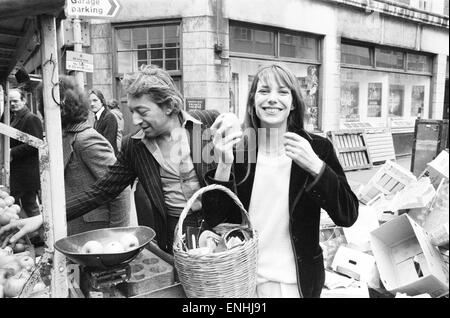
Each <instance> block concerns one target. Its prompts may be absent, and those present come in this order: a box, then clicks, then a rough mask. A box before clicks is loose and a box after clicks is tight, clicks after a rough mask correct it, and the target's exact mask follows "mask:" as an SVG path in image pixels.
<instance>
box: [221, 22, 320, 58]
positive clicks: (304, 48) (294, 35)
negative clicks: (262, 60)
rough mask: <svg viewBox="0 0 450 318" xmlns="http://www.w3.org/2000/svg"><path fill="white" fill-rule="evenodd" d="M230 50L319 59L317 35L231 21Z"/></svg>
mask: <svg viewBox="0 0 450 318" xmlns="http://www.w3.org/2000/svg"><path fill="white" fill-rule="evenodd" d="M230 51H231V52H234V53H245V54H257V55H266V56H270V57H278V58H280V59H283V58H287V59H291V58H294V59H303V60H311V61H318V60H319V38H318V37H317V36H313V35H309V34H302V33H298V32H290V31H284V30H277V29H272V28H266V27H263V26H255V25H249V24H245V23H240V22H230Z"/></svg>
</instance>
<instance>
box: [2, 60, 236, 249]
mask: <svg viewBox="0 0 450 318" xmlns="http://www.w3.org/2000/svg"><path fill="white" fill-rule="evenodd" d="M122 84H123V85H124V89H125V91H126V92H127V99H128V107H129V109H130V111H131V113H132V118H133V123H134V124H135V125H136V126H138V127H139V128H140V130H139V131H138V132H137V133H135V134H132V135H129V136H126V137H125V138H124V140H123V142H122V149H121V151H120V152H119V155H118V157H117V161H116V163H115V164H114V165H112V166H109V167H108V171H107V172H106V174H105V175H104V176H103V177H102V178H100V179H99V180H98V181H97V182H96V183H95V184H94V185H92V186H91V187H89V188H88V189H87V190H85V191H83V192H81V193H79V194H77V195H74V196H72V197H69V198H66V199H67V202H66V207H67V218H68V220H69V221H70V220H72V219H74V218H77V217H79V216H81V215H83V214H85V213H87V212H89V211H91V210H93V209H95V208H97V207H98V206H100V205H102V204H105V203H107V202H110V201H111V200H113V199H114V198H115V197H116V196H117V195H118V194H119V193H121V192H122V191H123V189H125V188H126V187H127V186H128V185H130V184H132V183H133V182H134V181H135V179H136V178H138V180H139V182H140V183H141V185H142V188H143V191H144V192H145V194H146V195H147V197H148V199H149V201H150V210H147V211H142V213H139V214H138V215H137V218H138V223H139V224H140V225H150V226H151V227H152V228H153V229H154V230H155V232H156V240H157V243H158V245H159V247H160V248H161V249H163V250H165V251H167V252H172V244H173V239H174V237H173V236H174V230H175V227H176V225H177V223H178V220H179V216H180V214H181V212H182V210H183V209H184V207H185V206H186V203H187V201H188V200H189V199H190V198H191V197H192V195H193V194H194V193H195V192H196V191H197V190H198V189H200V188H201V187H203V186H205V185H206V184H205V181H204V178H203V176H204V174H205V173H206V172H207V171H208V170H211V169H212V168H214V167H216V166H217V163H216V162H215V161H214V160H213V159H214V158H212V157H210V156H208V155H205V152H207V150H210V151H212V148H213V147H211V145H210V140H209V139H210V138H206V137H205V138H202V137H203V133H204V132H205V131H207V130H208V129H209V128H210V127H211V126H212V125H213V123H214V122H215V121H216V125H215V127H219V126H220V128H218V129H217V131H218V132H219V133H221V132H224V133H225V131H228V130H229V129H232V128H233V127H236V122H237V123H239V121H238V119H237V117H236V116H235V115H234V114H222V115H220V116H219V113H218V112H217V111H215V110H202V111H194V112H190V113H188V112H185V111H184V110H183V108H184V107H183V105H184V102H183V101H184V98H183V96H182V95H181V93H180V92H179V91H178V89H177V88H176V86H175V83H174V81H173V79H172V78H171V77H170V75H169V74H168V73H167V72H166V71H164V70H162V69H160V68H158V67H155V66H151V65H149V66H145V65H144V66H142V67H141V69H140V70H139V71H137V72H135V73H133V74H127V75H126V76H125V78H124V79H123V80H122ZM219 124H220V125H219ZM205 135H207V136H210V135H209V134H205ZM208 145H209V146H210V147H208ZM205 150H206V151H205ZM209 193H210V192H208V193H205V194H204V195H202V198H201V201H200V200H196V201H195V202H194V204H192V206H191V209H190V210H191V211H190V212H189V213H188V214H187V216H186V218H185V219H184V222H183V228H186V226H193V227H198V226H199V225H200V224H201V222H202V221H204V222H203V225H204V224H208V225H209V226H211V227H212V226H215V225H217V224H219V223H221V222H223V221H225V219H226V221H227V222H232V223H239V222H240V217H241V216H240V214H239V215H238V216H237V218H238V219H237V218H236V217H235V216H232V217H228V216H227V215H218V214H215V213H213V212H214V211H210V213H207V212H208V206H210V204H211V203H212V202H210V201H208V197H209ZM224 195H226V194H225V193H224ZM218 200H220V196H219V198H218ZM205 211H206V213H205ZM152 222H153V224H152ZM41 224H42V218H41V219H39V218H31V219H30V220H18V221H17V222H15V223H14V224H13V225H9V226H7V227H6V228H5V229H3V230H0V233H1V232H4V231H6V230H10V229H13V228H18V229H20V232H19V233H18V234H16V235H14V236H13V238H12V239H13V240H16V239H18V238H19V237H20V236H21V235H23V234H24V233H27V232H28V231H30V230H34V229H36V227H39V226H40V225H41Z"/></svg>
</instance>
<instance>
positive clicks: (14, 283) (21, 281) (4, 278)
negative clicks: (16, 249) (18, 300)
mask: <svg viewBox="0 0 450 318" xmlns="http://www.w3.org/2000/svg"><path fill="white" fill-rule="evenodd" d="M35 267H36V264H35V261H34V259H33V257H31V256H30V253H29V252H24V253H21V254H12V255H6V256H3V257H0V296H1V297H17V296H18V295H19V294H20V292H21V291H22V288H23V286H24V285H25V283H26V282H27V280H28V278H29V277H30V275H31V273H32V272H33V270H34V269H35ZM1 297H0V298H1Z"/></svg>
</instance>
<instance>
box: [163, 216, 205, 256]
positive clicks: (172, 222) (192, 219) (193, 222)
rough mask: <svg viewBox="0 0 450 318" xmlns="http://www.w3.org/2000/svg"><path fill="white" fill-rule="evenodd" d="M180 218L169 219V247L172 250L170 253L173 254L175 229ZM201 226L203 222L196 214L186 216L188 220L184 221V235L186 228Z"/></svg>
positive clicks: (171, 217)
mask: <svg viewBox="0 0 450 318" xmlns="http://www.w3.org/2000/svg"><path fill="white" fill-rule="evenodd" d="M179 219H180V218H178V217H175V216H171V215H169V216H168V217H167V223H168V224H167V228H168V231H169V233H168V235H167V237H168V244H167V246H168V247H169V249H170V253H172V246H173V242H174V238H175V235H176V234H175V227H176V226H177V224H178V221H179ZM200 224H201V220H199V218H198V216H197V215H196V214H189V215H187V216H186V218H185V219H184V220H183V231H182V233H186V227H187V226H192V227H198V226H200Z"/></svg>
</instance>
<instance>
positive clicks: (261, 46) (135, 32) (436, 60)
mask: <svg viewBox="0 0 450 318" xmlns="http://www.w3.org/2000/svg"><path fill="white" fill-rule="evenodd" d="M118 2H119V3H120V5H121V8H120V10H119V12H118V14H117V16H116V17H115V18H113V19H108V20H95V19H83V23H82V25H83V43H84V44H83V51H84V52H86V53H90V54H93V56H94V72H93V73H86V76H85V85H86V88H91V87H95V88H98V89H101V90H102V91H103V92H104V94H105V96H106V98H107V99H110V98H116V99H118V100H120V101H121V102H122V107H123V113H124V115H125V120H126V123H127V124H126V132H130V131H133V130H134V129H135V128H134V127H133V125H132V123H131V116H130V113H129V112H128V111H127V109H126V96H124V92H123V91H122V89H121V86H120V78H121V76H122V75H123V74H124V73H126V72H130V71H134V70H136V69H137V68H138V67H139V65H141V64H150V63H151V64H157V65H160V66H161V67H163V68H165V69H166V70H168V71H169V72H170V73H171V74H172V75H173V77H174V79H175V80H176V82H177V85H179V87H180V89H181V91H182V92H183V94H184V96H185V98H186V108H187V109H192V108H202V107H204V108H207V109H209V108H214V109H218V110H219V111H222V112H225V111H233V112H235V113H236V114H237V115H238V116H239V117H240V118H243V117H244V112H245V107H246V97H247V92H248V89H249V85H250V82H251V80H252V78H253V75H254V74H255V72H256V70H257V69H258V67H259V66H261V65H264V64H266V63H272V62H273V61H276V62H280V63H285V64H287V65H289V66H290V67H291V69H292V70H293V71H294V72H295V74H296V75H297V77H298V79H299V80H300V84H301V87H302V91H303V94H304V97H305V100H306V103H307V105H308V112H309V114H310V118H309V120H308V123H307V125H308V126H307V127H308V129H310V130H314V131H320V132H326V131H330V130H337V129H343V128H349V127H350V128H353V127H386V128H389V129H391V131H392V132H393V136H394V144H395V146H396V152H397V154H398V155H401V154H407V153H410V152H411V144H412V143H411V141H412V136H413V130H414V120H415V119H416V118H417V117H418V116H420V117H422V118H433V119H442V118H443V117H447V118H448V101H447V102H445V103H444V96H445V93H446V91H448V55H449V53H448V51H449V50H448V39H449V33H448V31H449V19H448V18H449V17H448V2H449V1H448V0H433V1H430V0H428V1H427V0H401V1H390V0H246V1H234V0H190V1H187V0H152V1H145V0H127V1H125V0H118ZM71 28H72V26H71V19H70V18H68V19H66V20H65V21H64V24H63V25H62V27H61V31H62V32H61V34H62V39H61V41H60V44H61V52H62V54H61V64H64V58H65V54H64V52H65V51H67V50H72V47H71V39H70V36H71V35H70V34H71ZM28 68H29V71H30V72H33V70H32V69H30V66H28ZM31 68H32V67H31ZM447 94H448V92H447ZM447 96H448V95H447ZM405 145H406V146H405Z"/></svg>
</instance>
